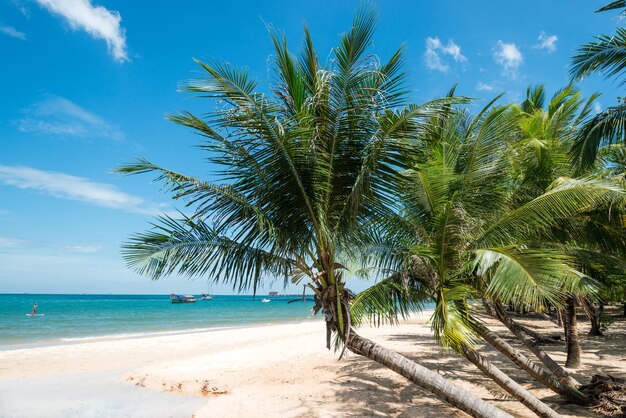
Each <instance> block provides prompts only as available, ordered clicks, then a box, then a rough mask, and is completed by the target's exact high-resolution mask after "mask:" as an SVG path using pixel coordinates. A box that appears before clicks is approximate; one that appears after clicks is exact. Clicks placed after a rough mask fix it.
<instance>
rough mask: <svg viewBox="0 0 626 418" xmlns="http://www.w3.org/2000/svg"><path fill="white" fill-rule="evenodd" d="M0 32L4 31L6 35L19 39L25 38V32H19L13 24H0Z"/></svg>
mask: <svg viewBox="0 0 626 418" xmlns="http://www.w3.org/2000/svg"><path fill="white" fill-rule="evenodd" d="M0 33H4V34H5V35H7V36H10V37H12V38H16V39H21V40H22V41H25V40H27V39H28V38H26V34H25V33H24V32H20V31H19V30H17V29H15V28H14V27H13V26H7V25H0Z"/></svg>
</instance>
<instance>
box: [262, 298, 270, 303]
mask: <svg viewBox="0 0 626 418" xmlns="http://www.w3.org/2000/svg"><path fill="white" fill-rule="evenodd" d="M261 302H263V303H267V302H271V300H270V299H267V298H263V299H261Z"/></svg>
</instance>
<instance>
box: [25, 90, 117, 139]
mask: <svg viewBox="0 0 626 418" xmlns="http://www.w3.org/2000/svg"><path fill="white" fill-rule="evenodd" d="M24 113H26V115H27V116H26V117H24V118H21V119H18V120H17V121H16V123H17V128H18V129H19V130H20V131H22V132H36V133H41V134H46V135H57V136H74V137H78V138H83V139H95V138H105V139H113V140H122V139H123V138H124V134H123V133H122V132H121V131H120V130H119V129H117V128H115V127H114V126H112V125H110V124H109V123H107V122H106V121H105V120H104V119H102V118H101V117H100V116H98V115H96V114H94V113H91V112H89V111H88V110H85V109H84V108H82V107H80V106H79V105H77V104H76V103H74V102H72V101H70V100H68V99H66V98H64V97H60V96H47V97H46V98H45V99H43V100H42V101H40V102H37V103H35V104H33V105H32V106H30V107H29V108H27V109H25V110H24Z"/></svg>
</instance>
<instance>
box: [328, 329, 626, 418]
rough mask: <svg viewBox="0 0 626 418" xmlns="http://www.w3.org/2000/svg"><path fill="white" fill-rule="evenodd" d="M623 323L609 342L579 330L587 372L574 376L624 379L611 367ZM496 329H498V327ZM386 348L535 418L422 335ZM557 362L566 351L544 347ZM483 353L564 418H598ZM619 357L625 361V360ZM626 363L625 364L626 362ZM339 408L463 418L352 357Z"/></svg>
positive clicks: (391, 339)
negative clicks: (605, 375) (599, 374)
mask: <svg viewBox="0 0 626 418" xmlns="http://www.w3.org/2000/svg"><path fill="white" fill-rule="evenodd" d="M623 325H624V324H623V323H622V324H620V325H619V326H616V327H614V329H613V330H612V331H611V332H610V333H608V334H607V336H605V337H588V336H586V329H585V327H584V325H583V327H582V329H581V337H582V348H583V353H584V361H583V366H582V367H581V368H580V369H578V370H575V371H572V372H573V374H574V376H575V377H576V378H577V379H579V380H580V381H581V383H586V382H587V381H588V380H589V379H590V378H591V375H593V374H595V373H604V374H607V373H608V374H611V375H615V376H620V375H623V374H624V368H623V367H622V365H623V363H622V364H619V363H617V362H614V361H612V362H607V361H606V360H607V359H613V358H615V356H616V355H617V356H618V357H620V356H619V354H617V353H620V350H622V351H621V352H622V353H623V347H625V346H626V344H625V343H626V337H625V336H624V329H623ZM496 328H497V327H496ZM535 328H539V329H540V330H541V332H542V333H546V334H550V333H554V332H555V329H553V328H550V327H548V326H545V324H540V325H539V326H538V327H535ZM498 333H499V334H500V335H502V336H503V337H505V338H506V339H507V340H508V341H509V342H510V343H511V344H513V345H514V346H515V347H516V348H518V349H520V350H522V351H523V352H524V353H525V354H526V355H527V356H528V357H529V358H533V356H532V354H531V353H530V352H529V351H527V350H526V349H525V347H522V346H521V345H520V344H518V342H517V340H515V339H514V338H513V337H512V336H510V335H507V333H506V332H505V330H504V328H500V329H498ZM385 340H386V341H385V342H384V344H385V345H388V346H390V347H394V348H396V349H398V351H399V352H401V353H402V354H403V355H405V356H406V357H408V358H410V359H411V360H414V361H416V362H418V363H419V364H422V365H423V366H425V367H428V368H429V369H431V370H433V371H436V372H438V373H439V374H441V375H442V376H444V377H445V378H448V379H451V380H453V381H454V380H456V381H457V383H460V382H465V383H469V384H470V385H471V386H470V387H469V389H470V390H471V391H472V392H473V393H475V394H476V395H478V396H480V397H482V398H483V399H485V400H488V401H489V402H492V403H493V404H494V405H496V406H498V407H499V408H502V409H503V410H505V411H507V412H508V413H510V414H511V415H513V416H516V417H534V414H533V413H532V412H530V411H529V410H527V409H526V408H525V407H524V406H523V405H521V404H520V403H519V402H517V401H516V400H514V399H512V398H511V397H510V395H508V394H507V393H506V392H504V391H503V390H502V389H500V388H499V387H498V386H497V385H496V384H495V383H494V382H493V381H491V379H489V378H487V377H486V376H484V375H483V374H482V373H481V372H480V371H479V370H478V369H476V368H475V367H474V366H473V365H471V364H470V363H469V362H467V361H466V360H465V359H463V358H462V357H460V356H459V355H457V354H455V353H452V352H447V351H444V350H442V349H441V348H440V347H439V346H438V345H437V343H436V342H435V340H434V339H433V338H432V337H430V336H426V335H424V334H418V333H416V334H412V333H397V334H392V335H388V336H387V337H386V338H385ZM544 348H545V349H546V350H547V351H548V352H549V353H550V354H551V355H553V357H554V358H555V359H556V360H557V361H558V362H560V363H561V364H563V362H564V360H565V351H564V350H565V347H564V345H559V344H556V345H555V346H547V347H544ZM479 351H480V353H481V354H483V355H484V356H485V357H486V358H488V359H489V360H490V361H491V362H493V363H494V364H495V365H496V366H497V367H498V368H500V369H502V370H503V371H504V372H505V373H507V374H508V375H509V376H510V377H511V378H513V379H514V380H515V381H517V382H518V383H520V384H521V385H522V386H524V387H525V388H526V389H527V390H529V391H531V392H532V393H533V394H534V395H535V396H537V397H538V398H540V399H541V400H542V401H543V402H545V403H546V404H548V405H549V406H550V407H551V408H553V409H554V410H555V411H557V412H558V413H560V414H562V415H568V416H572V417H596V416H598V415H597V414H595V413H594V412H593V411H592V410H591V409H590V408H585V407H581V406H578V405H573V404H567V403H565V402H564V401H563V400H562V399H561V398H560V397H559V396H557V395H554V394H553V393H552V392H551V391H549V390H547V389H546V388H545V387H543V386H542V385H541V384H540V383H538V382H536V381H535V380H534V379H532V378H530V377H529V376H528V375H527V374H526V373H525V372H523V371H521V370H520V369H518V368H517V367H516V366H514V365H513V364H512V363H511V362H509V360H508V359H507V358H506V357H505V356H503V355H502V354H501V353H500V352H499V351H497V350H496V349H494V348H492V347H491V346H489V345H486V346H480V347H479ZM621 357H626V355H624V354H622V355H621ZM625 360H626V358H625ZM332 384H333V387H334V389H335V394H334V395H335V397H336V398H337V402H339V403H340V404H344V405H351V407H350V410H349V411H344V412H345V414H343V416H386V417H402V418H403V417H415V416H420V417H438V418H440V417H443V416H451V417H454V416H459V417H460V416H465V415H464V414H462V413H460V412H458V411H456V410H455V409H454V408H452V407H450V406H448V405H447V404H445V403H443V402H441V401H439V400H437V399H436V398H434V397H433V396H432V395H430V394H429V393H428V392H426V391H424V390H421V389H420V388H419V387H417V386H416V385H414V384H412V383H410V382H408V381H406V380H405V379H404V378H402V377H401V376H398V375H395V374H394V373H393V372H391V371H389V370H387V369H386V368H384V367H382V366H379V365H378V364H376V363H373V362H371V361H369V360H367V359H364V358H360V357H356V356H351V357H349V358H348V359H346V361H345V365H343V366H342V368H341V371H340V373H339V375H338V376H337V378H336V379H335V380H334V381H333V382H332Z"/></svg>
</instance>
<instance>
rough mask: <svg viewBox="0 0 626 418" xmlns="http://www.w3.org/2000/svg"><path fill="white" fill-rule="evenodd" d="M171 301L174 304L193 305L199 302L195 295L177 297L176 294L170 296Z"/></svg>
mask: <svg viewBox="0 0 626 418" xmlns="http://www.w3.org/2000/svg"><path fill="white" fill-rule="evenodd" d="M170 300H171V301H172V303H192V302H195V301H197V300H198V298H196V297H195V296H194V295H177V294H176V293H172V294H171V295H170Z"/></svg>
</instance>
